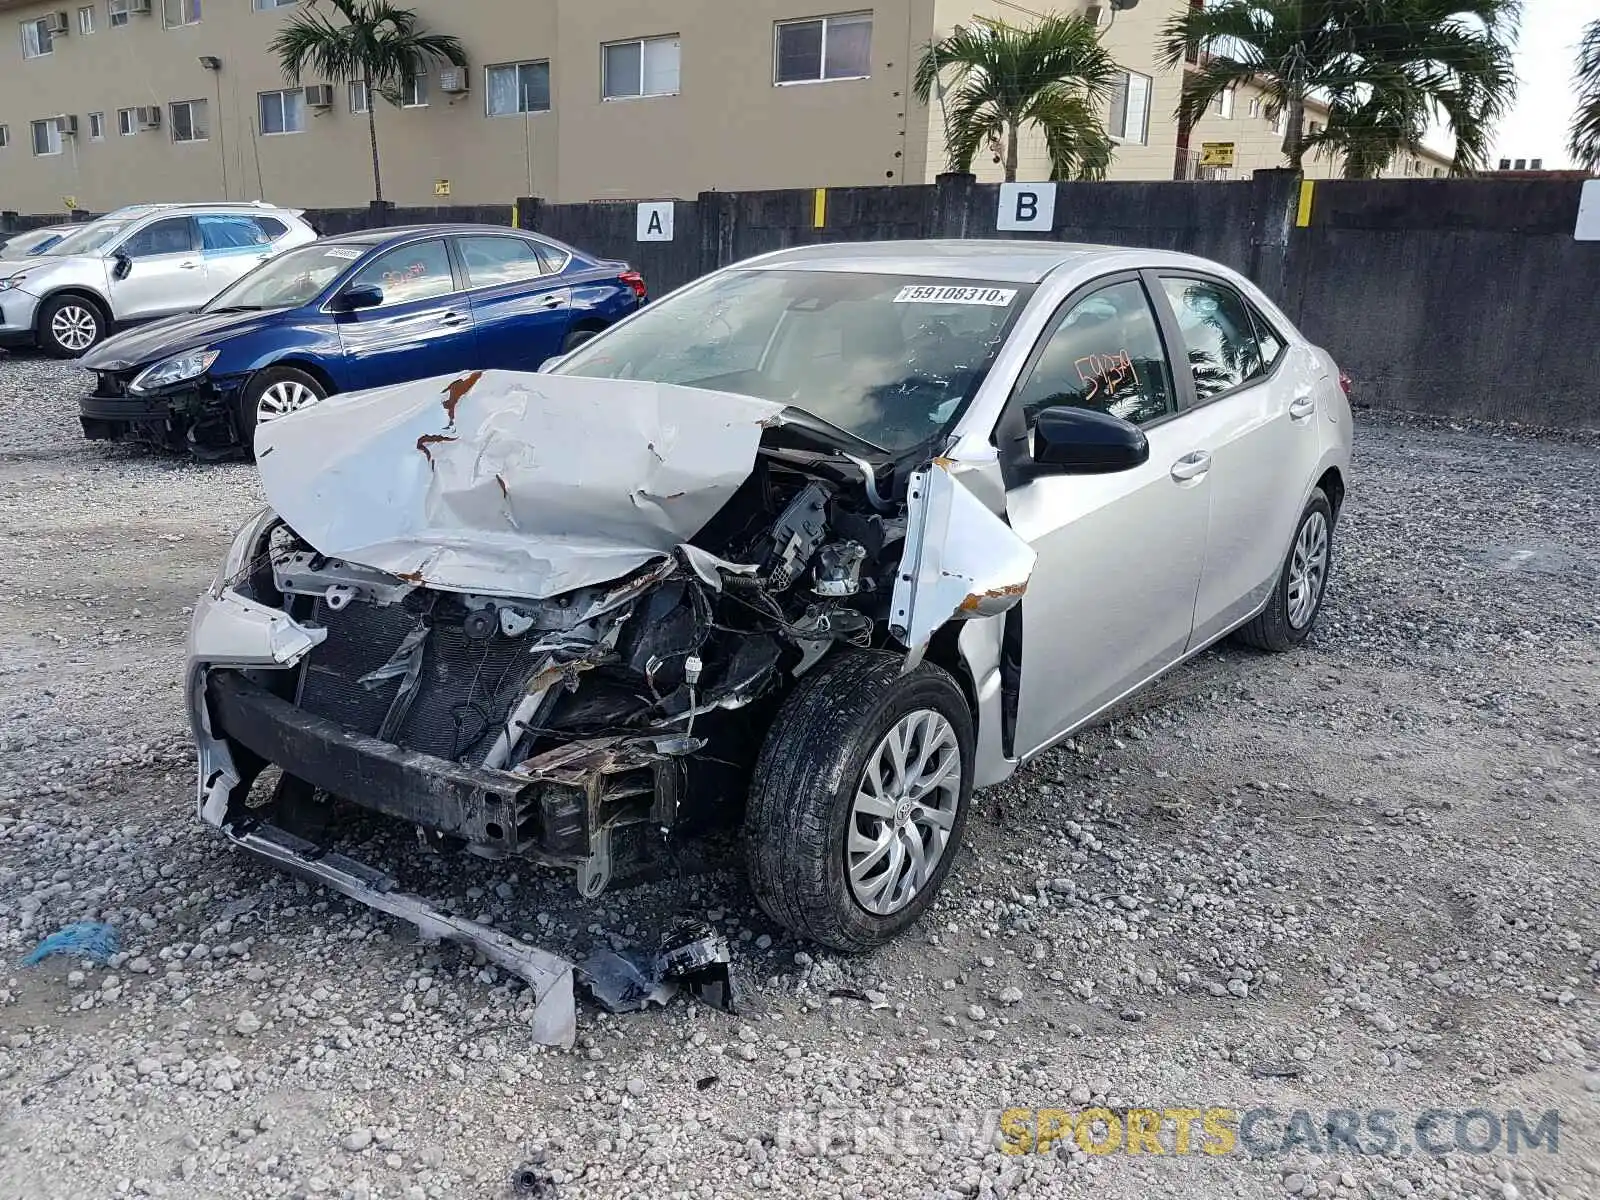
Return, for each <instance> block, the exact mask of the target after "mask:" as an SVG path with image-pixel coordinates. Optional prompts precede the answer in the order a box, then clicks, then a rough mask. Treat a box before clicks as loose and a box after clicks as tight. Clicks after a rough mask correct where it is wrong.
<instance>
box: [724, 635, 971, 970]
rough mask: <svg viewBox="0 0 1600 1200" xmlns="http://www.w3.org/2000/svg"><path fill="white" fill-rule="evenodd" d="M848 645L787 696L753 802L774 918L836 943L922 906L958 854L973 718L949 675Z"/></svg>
mask: <svg viewBox="0 0 1600 1200" xmlns="http://www.w3.org/2000/svg"><path fill="white" fill-rule="evenodd" d="M903 665H904V660H903V659H901V658H900V657H899V656H898V655H894V654H887V653H884V652H881V651H846V652H843V653H840V654H838V655H836V656H835V657H834V658H833V659H832V660H831V661H830V662H828V663H826V664H824V665H823V666H821V667H819V668H817V669H816V670H815V671H814V672H813V673H812V674H811V675H810V676H808V677H807V678H806V679H805V680H804V681H802V683H801V684H800V686H799V687H798V688H797V689H796V690H795V692H794V694H793V695H792V696H790V697H789V698H788V700H787V701H785V703H784V705H783V707H782V709H780V710H779V712H778V716H777V719H776V720H775V721H774V722H773V724H772V728H771V729H770V730H769V731H768V733H767V738H766V742H765V743H764V744H763V746H762V750H761V755H760V757H759V759H758V760H757V763H756V769H755V775H754V778H753V780H752V782H751V788H750V803H749V808H748V810H747V812H746V815H745V847H746V858H747V861H748V863H749V870H750V885H751V889H752V890H753V891H754V892H755V896H756V899H757V901H758V902H759V903H760V904H761V907H762V908H763V909H765V910H766V912H767V914H768V915H769V916H771V917H772V918H773V919H774V920H775V921H777V922H779V923H780V924H781V925H784V926H785V927H787V928H788V929H791V930H793V931H794V932H795V933H798V934H801V935H802V936H804V937H807V938H810V939H811V940H812V941H815V942H819V943H821V944H822V945H824V946H827V947H829V948H830V949H834V950H842V951H847V952H849V951H859V950H868V949H871V948H872V947H874V946H878V945H882V944H883V943H884V942H886V941H888V940H889V939H891V938H893V937H894V936H895V935H896V934H898V933H900V932H901V931H902V930H904V929H905V928H906V927H907V926H909V925H910V924H912V922H914V921H915V920H916V919H917V918H918V917H920V916H921V915H922V914H923V913H924V912H925V911H926V910H927V908H928V906H929V905H931V904H932V903H933V898H934V895H935V893H936V892H937V891H938V890H939V886H940V884H942V883H943V882H944V878H945V876H946V875H947V874H948V873H949V871H950V865H951V863H952V861H953V860H954V858H955V854H956V849H957V847H958V846H959V845H960V843H961V834H962V830H963V829H964V827H965V825H966V820H967V801H968V798H969V797H970V796H971V794H972V768H973V740H974V739H973V721H972V711H971V709H970V708H969V707H968V704H967V699H966V696H965V695H963V694H962V691H961V689H960V687H958V686H957V684H956V682H955V680H954V679H952V678H951V677H950V675H949V674H948V673H947V672H945V671H943V670H941V669H940V668H939V667H936V666H933V665H931V664H928V663H923V664H922V665H921V666H919V667H917V668H916V670H914V671H911V672H910V673H908V674H905V675H902V674H901V673H900V670H901V667H902V666H903Z"/></svg>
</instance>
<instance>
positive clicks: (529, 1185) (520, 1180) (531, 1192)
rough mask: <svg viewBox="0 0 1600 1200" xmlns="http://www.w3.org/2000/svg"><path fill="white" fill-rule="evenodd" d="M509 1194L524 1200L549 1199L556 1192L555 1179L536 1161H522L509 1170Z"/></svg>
mask: <svg viewBox="0 0 1600 1200" xmlns="http://www.w3.org/2000/svg"><path fill="white" fill-rule="evenodd" d="M511 1194H512V1195H513V1196H518V1197H525V1198H526V1200H550V1198H551V1197H553V1196H554V1195H555V1194H556V1181H555V1179H554V1177H553V1176H551V1174H550V1172H549V1171H546V1170H545V1169H544V1168H543V1167H542V1166H540V1165H539V1164H538V1163H531V1162H530V1163H523V1164H522V1165H521V1166H520V1167H518V1168H517V1169H516V1170H515V1171H513V1172H511Z"/></svg>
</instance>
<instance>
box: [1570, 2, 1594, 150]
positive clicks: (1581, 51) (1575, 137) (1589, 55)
mask: <svg viewBox="0 0 1600 1200" xmlns="http://www.w3.org/2000/svg"><path fill="white" fill-rule="evenodd" d="M1574 82H1575V83H1576V84H1577V92H1578V111H1577V112H1576V113H1575V114H1574V116H1573V118H1572V134H1571V139H1570V140H1569V142H1568V146H1567V148H1568V149H1569V150H1571V152H1572V157H1573V158H1574V159H1575V160H1577V162H1578V164H1579V165H1580V166H1584V167H1587V168H1588V169H1589V170H1591V171H1600V21H1595V22H1594V23H1593V24H1592V25H1590V26H1589V27H1588V29H1586V30H1585V31H1584V34H1583V41H1582V42H1581V43H1580V44H1579V47H1578V74H1577V78H1576V80H1575V81H1574Z"/></svg>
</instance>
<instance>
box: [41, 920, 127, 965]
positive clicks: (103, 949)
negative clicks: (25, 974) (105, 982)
mask: <svg viewBox="0 0 1600 1200" xmlns="http://www.w3.org/2000/svg"><path fill="white" fill-rule="evenodd" d="M119 941H120V939H119V938H118V937H117V930H116V926H114V925H107V924H104V923H103V922H100V921H79V922H77V923H76V924H73V925H67V926H64V927H62V928H61V929H58V930H56V931H55V932H54V933H52V934H51V935H50V936H49V937H47V938H45V939H44V941H42V942H40V943H39V944H38V945H37V946H35V947H34V948H33V953H32V954H30V955H28V957H27V958H25V959H23V960H22V965H23V966H25V967H31V966H33V965H34V964H35V963H40V962H43V961H44V960H45V959H47V958H49V957H50V956H51V955H52V954H75V955H78V956H79V957H80V958H87V959H89V960H90V961H91V962H96V963H104V962H105V961H106V960H107V959H108V958H110V957H111V956H112V955H113V954H115V953H116V952H117V946H118V944H119Z"/></svg>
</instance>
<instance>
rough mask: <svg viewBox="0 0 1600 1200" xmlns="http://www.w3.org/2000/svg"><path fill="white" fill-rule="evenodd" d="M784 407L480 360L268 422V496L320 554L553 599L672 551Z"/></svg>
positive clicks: (744, 465)
mask: <svg viewBox="0 0 1600 1200" xmlns="http://www.w3.org/2000/svg"><path fill="white" fill-rule="evenodd" d="M782 408H783V406H782V405H780V404H775V403H772V402H770V401H765V400H755V399H751V398H750V397H747V396H738V395H732V394H729V393H726V392H711V391H701V390H699V389H696V388H686V387H678V386H675V385H671V384H660V383H648V382H641V381H636V380H621V379H583V378H578V377H574V376H559V375H536V374H531V373H525V372H520V371H474V372H471V373H469V374H465V375H459V376H440V377H438V378H434V379H423V380H418V381H416V382H412V383H404V384H398V385H396V386H394V387H386V388H377V389H374V390H372V391H366V392H354V393H350V394H347V395H343V396H333V397H330V398H329V399H327V400H324V401H322V402H321V403H318V404H315V405H312V406H311V407H309V408H305V409H302V410H300V411H299V412H296V413H293V414H291V415H289V416H286V417H282V418H279V419H278V420H276V421H271V422H269V423H266V424H263V425H261V426H259V427H258V428H257V430H256V438H255V451H256V462H257V465H258V467H259V468H260V471H261V481H262V484H263V486H264V487H265V489H266V493H267V499H268V501H269V502H270V503H271V504H272V506H273V508H274V509H276V510H277V512H278V514H279V515H280V516H281V517H282V518H283V519H284V520H285V521H286V522H288V524H289V525H290V527H291V528H293V529H294V530H295V532H296V533H298V534H299V535H300V536H301V537H302V538H304V539H305V541H306V542H308V543H309V544H310V545H311V546H312V547H313V548H314V549H316V550H317V551H318V552H319V553H321V554H325V555H327V556H329V557H330V558H342V559H345V560H347V561H349V562H355V563H361V564H363V565H365V566H369V567H375V568H377V569H378V570H382V571H388V572H390V573H392V574H394V575H398V576H399V577H401V578H402V579H405V580H407V581H409V582H413V583H418V584H426V585H428V586H429V587H436V588H442V589H445V590H447V591H459V592H476V593H482V594H486V595H502V596H519V597H526V598H530V599H543V598H545V597H549V596H556V595H560V594H561V593H563V592H568V591H571V590H572V589H574V588H579V587H585V586H588V585H591V584H597V583H604V582H607V581H609V580H612V579H616V578H618V577H619V576H622V575H625V574H627V573H628V572H630V571H632V570H634V569H636V568H637V567H640V566H642V565H644V564H645V563H646V562H648V561H650V560H651V559H653V558H658V557H660V556H662V555H664V554H667V553H669V552H671V550H672V549H673V547H674V546H676V545H678V544H679V543H681V542H684V541H687V540H688V539H689V538H690V537H692V536H693V535H694V534H696V533H697V532H699V530H700V529H701V527H702V526H704V525H705V523H706V522H707V521H709V520H710V519H711V517H712V516H713V515H714V514H715V513H716V512H717V510H718V509H720V508H721V507H722V506H723V505H724V504H725V503H726V502H727V501H728V499H729V498H730V497H731V496H732V495H733V492H734V490H735V489H736V488H737V487H738V486H739V485H740V484H741V483H743V482H744V480H745V479H746V478H748V477H749V475H750V472H751V470H752V469H753V468H754V466H755V460H756V451H757V448H758V446H759V444H760V440H761V433H762V430H763V428H764V427H765V426H766V425H767V424H769V423H771V422H773V421H774V420H775V419H776V418H777V417H778V414H779V413H780V412H781V411H782Z"/></svg>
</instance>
